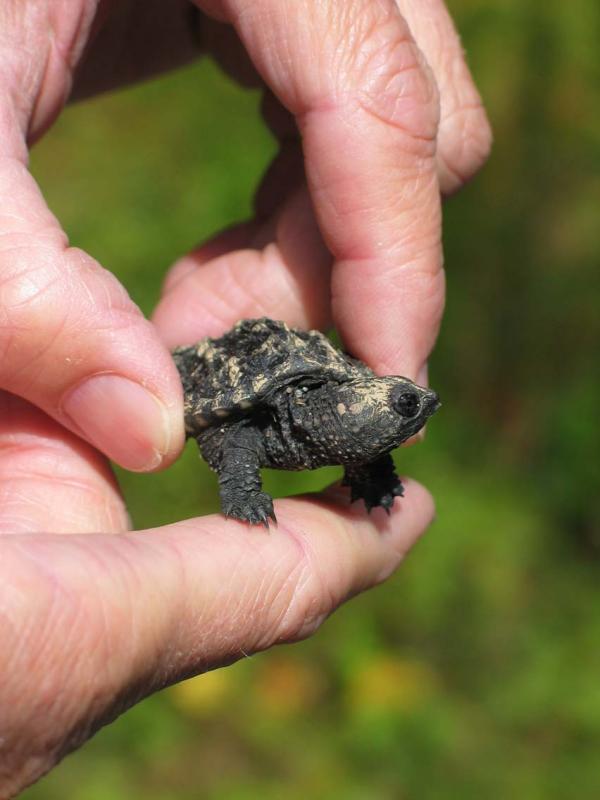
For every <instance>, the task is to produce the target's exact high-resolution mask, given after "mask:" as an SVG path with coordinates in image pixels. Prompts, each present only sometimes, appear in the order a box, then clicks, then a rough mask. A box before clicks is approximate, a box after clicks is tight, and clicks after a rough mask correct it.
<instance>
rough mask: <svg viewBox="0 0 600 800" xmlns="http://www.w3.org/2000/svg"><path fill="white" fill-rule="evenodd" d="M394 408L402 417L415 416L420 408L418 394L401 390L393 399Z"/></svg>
mask: <svg viewBox="0 0 600 800" xmlns="http://www.w3.org/2000/svg"><path fill="white" fill-rule="evenodd" d="M394 408H395V409H396V411H397V412H398V413H399V414H400V415H401V416H403V417H404V419H412V418H413V417H416V416H417V414H418V413H419V411H420V410H421V401H420V400H419V395H418V394H417V393H416V392H411V391H405V392H402V393H401V394H399V395H398V396H397V397H396V398H395V399H394Z"/></svg>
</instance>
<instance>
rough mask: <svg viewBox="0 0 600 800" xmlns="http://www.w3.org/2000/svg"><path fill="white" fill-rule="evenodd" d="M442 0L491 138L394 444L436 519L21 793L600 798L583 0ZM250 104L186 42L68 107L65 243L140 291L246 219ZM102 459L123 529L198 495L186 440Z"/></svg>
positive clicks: (57, 186) (455, 226)
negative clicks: (408, 429) (295, 639)
mask: <svg viewBox="0 0 600 800" xmlns="http://www.w3.org/2000/svg"><path fill="white" fill-rule="evenodd" d="M450 6H451V10H452V12H453V13H454V16H455V19H456V21H457V24H458V27H459V29H460V31H461V33H462V35H463V41H464V44H465V48H466V50H467V53H468V56H469V61H470V64H471V67H472V70H473V72H474V74H475V76H476V79H477V82H478V84H479V86H480V89H481V91H482V94H483V96H484V99H485V102H486V105H487V107H488V110H489V114H490V117H491V119H492V122H493V126H494V130H495V139H496V142H495V148H494V152H493V156H492V158H491V160H490V162H489V164H488V165H487V167H486V168H485V170H484V171H483V173H482V174H481V175H480V176H479V177H478V178H477V179H476V180H475V181H474V182H473V183H472V184H471V185H470V186H468V187H467V188H466V189H465V190H464V191H463V192H462V193H461V194H460V195H459V196H456V197H454V198H452V199H451V200H449V201H448V202H447V203H446V209H445V249H446V262H447V270H448V278H449V286H448V308H447V314H446V318H445V323H444V327H443V330H442V334H441V337H440V341H439V344H438V347H437V350H436V352H435V354H434V356H433V359H432V364H431V381H432V384H433V385H435V387H436V388H437V389H438V390H439V391H440V394H441V395H442V397H443V399H444V408H443V411H442V412H441V413H440V415H439V416H438V417H436V419H435V420H434V422H433V423H432V424H431V426H430V429H429V432H428V436H427V440H426V442H425V444H423V445H421V446H419V447H416V448H412V449H411V450H410V451H406V452H405V451H403V452H402V453H401V456H400V460H401V465H402V467H401V468H402V470H403V471H408V472H409V473H412V474H414V475H415V476H416V477H418V478H419V479H421V480H422V481H424V482H425V483H426V484H427V485H428V486H429V487H430V488H431V489H432V490H433V492H434V494H435V496H436V498H437V504H438V519H437V521H436V523H435V524H434V526H433V527H432V529H431V531H430V533H429V535H428V536H427V537H426V538H425V539H424V540H423V541H422V542H421V543H420V544H419V545H418V546H417V547H416V549H415V552H414V553H413V554H412V555H411V557H410V558H409V559H408V561H407V562H406V564H405V566H403V568H402V569H401V571H400V572H399V574H398V575H397V576H395V577H394V578H393V579H392V580H390V581H389V582H388V583H387V584H386V585H385V586H382V587H380V588H378V589H377V590H375V591H373V592H371V593H369V594H368V595H364V596H361V597H359V598H357V599H355V600H353V601H352V602H351V603H350V604H349V605H347V606H346V607H345V608H343V609H341V610H340V611H339V612H337V613H336V614H335V615H334V617H333V618H332V619H331V620H330V621H328V622H327V623H326V624H325V626H324V628H323V629H322V631H321V632H320V633H318V634H317V635H316V636H315V637H314V639H312V640H311V641H308V642H305V643H302V644H299V645H296V646H294V647H289V648H280V649H278V650H276V651H273V652H271V653H269V654H263V655H260V656H255V657H253V658H250V659H246V660H244V661H243V662H241V663H239V664H237V665H235V666H233V667H230V668H228V669H226V670H220V671H218V672H215V673H211V674H209V675H206V676H201V677H199V678H195V679H192V680H190V681H187V682H185V683H183V684H181V685H180V686H177V687H174V688H171V689H169V690H166V691H164V692H162V693H161V694H159V695H157V696H155V697H152V698H150V699H149V700H146V701H145V702H143V703H141V704H140V705H139V706H138V707H136V708H135V709H133V710H131V711H129V712H128V713H127V714H125V715H124V716H123V717H122V718H121V719H120V720H118V721H117V722H116V723H114V724H113V725H111V726H109V727H108V728H106V729H104V730H103V731H101V732H100V733H99V734H98V735H97V736H96V737H95V738H94V739H93V740H92V741H91V742H90V743H88V744H87V745H86V746H85V747H84V748H83V749H82V750H81V751H79V752H78V753H76V754H74V755H72V756H70V757H69V758H67V759H66V760H65V761H64V762H63V764H62V765H61V766H60V767H59V768H58V769H56V770H55V772H54V773H52V775H50V776H49V777H47V778H45V779H44V780H43V781H42V782H41V783H40V784H38V786H36V787H33V788H32V789H30V790H28V792H26V793H25V795H24V797H25V798H27V800H54V799H55V798H56V799H57V800H58V798H61V800H63V799H64V798H67V799H68V800H71V798H73V800H75V799H76V800H136V798H142V797H143V798H147V799H148V800H171V798H173V800H175V798H177V800H180V799H181V798H209V799H210V798H227V799H228V800H229V799H231V800H250V799H251V798H252V799H253V798H286V799H287V798H289V800H293V799H295V798H306V797H310V798H337V797H343V798H348V800H370V798H374V799H377V800H379V799H381V800H388V799H389V800H396V799H397V798H419V799H420V800H428V799H429V798H461V799H462V798H465V799H467V800H468V798H481V797H485V798H506V797H520V798H528V799H529V798H531V799H532V800H535V798H540V799H541V798H543V799H544V800H548V799H550V800H553V799H554V798H557V799H558V798H572V797H577V798H598V797H600V756H599V745H600V593H599V592H598V587H599V583H600V582H599V580H598V575H599V572H598V560H599V554H600V512H599V500H598V494H599V487H600V474H599V463H600V455H599V454H600V435H599V425H598V409H599V400H600V391H599V389H600V385H599V374H600V373H599V353H598V344H599V342H600V335H599V334H600V331H599V328H600V313H599V309H600V292H599V291H598V290H599V289H600V276H599V261H600V215H599V209H600V58H599V56H598V42H599V41H600V5H599V4H598V2H597V0H571V2H569V3H563V2H560V0H547V2H545V3H543V4H542V3H528V2H523V1H522V0H502V1H501V2H500V1H499V0H497V1H496V2H492V0H453V1H452V2H451V3H450ZM258 103H259V97H258V95H256V94H253V93H247V92H243V91H242V90H240V89H238V88H237V87H235V86H233V85H232V84H231V83H230V82H229V81H228V80H227V79H226V78H224V77H223V76H222V75H221V74H220V73H219V72H218V70H217V69H216V68H215V67H214V66H213V65H212V64H211V63H209V62H204V63H201V64H198V65H195V66H193V67H191V68H189V69H185V70H182V71H180V72H177V73H175V74H172V75H170V76H168V77H165V78H163V79H161V80H158V81H155V82H152V83H148V84H146V85H144V86H141V87H137V88H134V89H131V90H127V91H125V92H121V93H118V94H114V95H112V96H106V97H102V98H100V99H97V100H95V101H93V102H88V103H85V104H82V105H79V106H76V107H73V108H71V109H69V110H68V111H67V112H66V113H65V114H64V115H63V116H62V117H61V119H60V121H59V122H58V124H57V125H56V126H55V128H54V129H53V130H52V132H51V133H50V134H49V135H48V136H47V137H46V138H45V139H44V141H43V142H42V143H41V144H40V145H39V146H38V147H37V148H36V150H35V152H34V157H33V169H34V172H35V174H36V176H37V177H38V179H39V180H40V182H41V184H42V187H43V189H44V191H45V193H46V195H47V197H48V200H49V203H50V205H51V207H52V208H53V210H54V211H55V212H56V213H57V214H58V216H59V217H60V219H61V220H62V222H63V224H64V225H65V227H66V229H67V231H68V233H69V235H70V237H71V240H72V242H73V243H74V244H76V245H78V246H81V247H83V248H85V249H87V250H89V251H90V252H91V253H93V254H94V255H95V256H96V257H98V258H99V259H100V261H101V262H102V263H103V264H104V265H105V266H107V267H109V268H111V269H113V270H114V271H115V273H116V274H117V275H118V276H119V277H120V278H121V279H122V281H123V282H124V284H125V285H126V286H127V287H128V289H129V291H130V292H131V294H132V296H133V298H134V299H135V300H136V301H137V302H138V303H139V304H140V305H141V307H142V308H143V309H144V311H146V312H150V310H151V309H152V306H153V304H154V303H155V301H156V298H157V296H158V292H159V287H160V283H161V277H162V275H163V273H164V270H165V268H166V266H167V265H168V264H169V263H171V262H172V261H173V260H174V259H175V258H176V257H177V256H178V255H179V254H181V253H182V252H184V251H185V250H187V249H189V248H190V247H191V246H193V245H194V244H196V243H197V242H198V241H199V240H202V239H203V238H205V237H207V236H209V235H210V234H211V233H213V232H214V231H216V230H217V229H219V228H222V227H223V226H225V225H227V224H229V223H231V222H233V221H236V220H239V219H240V218H243V217H245V216H246V215H248V213H249V211H250V208H251V197H252V192H253V188H254V187H255V185H256V183H257V181H258V180H259V178H260V176H261V174H262V173H263V171H264V169H265V167H266V165H267V163H268V162H269V160H270V158H271V157H272V155H273V153H274V150H275V148H274V143H273V142H272V140H271V139H270V137H269V136H268V134H267V133H266V132H265V130H264V129H263V127H262V125H261V123H260V120H259V116H258V113H257V108H258ZM120 478H121V480H122V485H123V488H124V491H125V494H126V496H127V498H128V500H129V502H130V505H131V509H132V513H133V518H134V520H135V523H136V526H146V525H157V524H160V523H163V522H168V521H173V520H176V519H178V518H181V517H185V516H193V515H197V514H202V513H206V512H207V511H214V510H216V508H217V499H216V494H215V489H216V483H215V480H214V479H213V477H212V476H211V475H210V474H209V473H208V472H207V471H206V469H205V468H204V466H203V465H201V464H200V462H199V461H198V458H197V455H196V452H195V451H194V449H193V447H188V449H187V450H186V453H185V455H184V457H183V458H182V460H181V461H180V462H178V464H176V465H175V466H174V467H173V468H172V469H170V470H169V471H167V472H166V473H165V474H163V475H157V476H136V475H126V474H120ZM329 478H330V474H328V475H325V476H324V475H323V474H322V473H319V474H317V475H312V476H309V477H308V478H300V479H298V478H297V477H296V478H294V477H290V476H287V475H284V476H283V477H273V476H269V479H268V480H269V488H271V489H273V490H275V491H276V492H277V493H286V492H290V491H295V492H296V491H299V490H300V489H301V488H302V487H304V486H307V485H311V486H315V485H322V483H323V482H324V481H327V480H329Z"/></svg>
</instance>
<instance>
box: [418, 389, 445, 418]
mask: <svg viewBox="0 0 600 800" xmlns="http://www.w3.org/2000/svg"><path fill="white" fill-rule="evenodd" d="M421 403H422V409H423V413H424V414H425V415H426V416H428V417H430V416H431V415H432V414H435V412H436V411H437V410H438V408H440V407H441V405H442V403H441V401H440V398H439V396H438V394H437V392H434V391H432V390H431V389H426V390H425V392H424V393H423V397H422V399H421Z"/></svg>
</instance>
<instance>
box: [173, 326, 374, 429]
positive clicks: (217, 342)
mask: <svg viewBox="0 0 600 800" xmlns="http://www.w3.org/2000/svg"><path fill="white" fill-rule="evenodd" d="M173 357H174V359H175V363H176V364H177V367H178V369H179V372H180V374H181V376H182V381H183V387H184V393H185V416H186V428H187V429H188V432H193V431H195V430H198V429H202V428H206V427H208V426H210V425H215V424H219V423H220V422H222V421H224V420H226V419H228V418H230V417H231V416H239V415H242V414H247V413H251V412H252V411H253V410H256V409H258V408H260V406H261V405H262V404H264V403H267V402H268V400H269V398H270V397H272V396H273V395H274V394H275V393H277V392H280V391H282V390H285V388H286V387H287V386H289V385H291V384H297V383H301V382H302V381H303V380H306V381H307V382H310V383H320V382H325V381H335V382H338V383H344V382H346V381H349V380H352V379H353V378H359V377H366V376H372V375H373V372H372V371H371V370H370V369H369V368H368V367H367V366H365V365H364V364H362V363H361V362H359V361H356V360H355V359H353V358H351V357H350V356H347V355H346V354H344V353H342V352H341V351H340V350H338V349H337V348H335V347H334V346H333V345H332V344H331V342H330V341H329V339H327V337H326V336H324V334H322V333H321V332H320V331H314V330H311V331H303V330H299V329H296V328H290V327H289V326H288V325H286V323H285V322H280V321H276V320H272V319H268V318H266V317H263V318H261V319H250V320H242V321H241V322H238V323H237V325H235V326H234V327H233V328H232V329H231V330H230V331H228V332H227V333H225V334H224V335H223V336H221V337H220V338H218V339H210V338H205V339H202V340H201V341H200V342H198V344H196V345H192V346H190V347H180V348H177V349H176V350H175V351H174V353H173Z"/></svg>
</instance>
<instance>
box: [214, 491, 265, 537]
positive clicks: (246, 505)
mask: <svg viewBox="0 0 600 800" xmlns="http://www.w3.org/2000/svg"><path fill="white" fill-rule="evenodd" d="M223 514H224V515H225V516H226V517H227V518H229V517H231V518H233V519H238V520H240V521H241V522H248V523H249V524H250V525H264V527H265V528H266V529H267V530H268V529H269V520H272V521H273V522H274V523H275V524H277V517H276V516H275V511H274V510H273V499H272V498H271V496H270V495H268V494H267V493H266V492H254V493H252V494H247V493H239V494H236V496H235V497H234V498H233V499H232V500H230V501H229V502H223Z"/></svg>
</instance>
